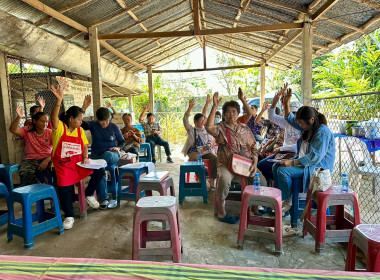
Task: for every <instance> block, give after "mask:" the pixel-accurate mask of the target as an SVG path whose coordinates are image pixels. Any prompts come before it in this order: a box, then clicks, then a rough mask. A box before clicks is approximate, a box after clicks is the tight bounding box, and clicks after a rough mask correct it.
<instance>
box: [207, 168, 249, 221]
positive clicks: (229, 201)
mask: <svg viewBox="0 0 380 280" xmlns="http://www.w3.org/2000/svg"><path fill="white" fill-rule="evenodd" d="M236 177H239V176H236ZM232 182H235V183H239V184H240V186H241V190H234V189H230V192H229V194H228V196H227V198H226V208H227V207H229V206H231V207H234V206H235V207H238V208H239V209H240V207H241V197H242V195H241V194H242V193H243V192H244V188H245V186H246V185H247V179H246V178H245V177H239V180H238V181H235V180H233V181H232ZM218 185H219V175H218V176H217V177H216V184H215V193H214V216H215V217H217V216H218V207H219V198H218ZM236 196H239V197H238V200H237V198H236Z"/></svg>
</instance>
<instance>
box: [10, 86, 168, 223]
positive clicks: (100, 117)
mask: <svg viewBox="0 0 380 280" xmlns="http://www.w3.org/2000/svg"><path fill="white" fill-rule="evenodd" d="M51 91H52V93H53V94H54V95H55V97H56V98H57V101H56V104H55V105H54V107H53V109H52V111H51V115H50V121H49V117H48V115H47V114H46V113H45V112H44V111H43V109H44V106H45V102H44V100H43V98H42V97H39V98H38V100H37V101H38V103H39V105H35V106H33V107H32V108H31V109H30V115H31V119H30V120H27V121H26V122H25V124H24V126H23V127H19V124H20V120H21V119H22V118H23V109H22V108H21V107H20V106H18V105H17V107H16V113H17V118H16V119H15V120H14V121H13V122H12V123H11V126H10V127H9V131H10V132H11V133H13V134H15V135H16V136H18V137H20V138H22V139H24V141H25V158H24V160H23V161H22V163H21V166H20V169H19V174H20V179H21V182H22V183H23V184H25V185H31V184H38V183H40V182H42V183H52V182H54V184H55V185H56V186H57V190H58V195H59V198H60V202H61V208H62V210H63V212H64V215H65V219H64V221H63V227H64V229H71V228H72V226H73V224H74V211H73V193H74V185H75V184H76V183H78V182H80V181H81V180H83V179H85V178H87V177H88V176H91V177H90V180H89V183H88V186H87V188H86V190H85V195H86V200H87V203H88V204H89V205H90V207H92V208H96V209H97V208H100V209H107V208H108V209H112V208H116V206H117V202H116V197H113V198H112V199H110V197H109V194H108V191H107V177H106V171H105V168H100V169H93V170H92V169H86V168H83V167H80V166H79V165H77V163H82V164H86V163H88V162H89V159H88V158H89V153H88V145H89V141H88V139H87V137H86V134H85V132H84V131H85V130H89V131H90V132H91V136H92V144H91V155H90V158H91V159H103V160H105V161H106V162H107V165H108V166H110V165H115V164H118V163H119V161H120V151H121V150H123V151H124V152H126V153H128V152H129V153H133V154H136V156H137V157H138V154H139V151H140V149H139V146H140V144H141V143H142V142H143V138H142V135H141V132H140V131H139V130H138V129H137V128H135V127H133V126H132V116H131V114H129V113H126V114H124V115H123V121H124V124H125V126H124V127H123V128H122V129H120V128H119V127H118V126H117V125H116V124H114V123H112V122H111V118H112V115H111V112H110V111H109V109H108V108H106V107H101V108H99V109H98V110H97V111H96V113H95V116H96V120H93V121H84V120H83V115H84V113H85V111H86V109H87V108H88V107H89V106H90V105H91V96H90V95H87V96H86V97H85V99H84V102H83V106H82V108H80V107H78V106H71V107H70V108H68V109H67V110H66V111H65V112H63V113H62V114H61V115H60V116H59V111H60V109H61V106H62V100H63V92H62V90H61V88H60V86H57V87H51ZM107 106H108V107H112V106H110V104H107ZM148 108H149V107H147V108H146V110H148ZM113 110H114V109H113ZM114 112H115V111H114ZM145 112H146V111H144V112H143V114H142V115H141V116H140V123H141V124H142V125H143V127H144V129H145V131H144V132H145V135H146V136H147V139H146V141H147V142H148V143H151V146H152V155H154V145H155V144H158V145H163V146H164V147H165V151H166V154H167V157H168V159H167V160H168V162H173V160H172V159H171V158H170V149H169V144H168V143H167V142H166V141H164V140H163V139H161V137H159V136H158V134H161V133H162V132H161V128H160V126H159V125H158V123H156V122H155V121H154V115H152V114H151V113H150V114H148V121H147V122H144V119H143V118H144V114H145ZM153 161H154V162H155V159H154V156H153ZM46 178H52V180H51V181H52V182H48V181H47V179H46ZM95 191H96V192H97V197H98V199H99V201H100V203H99V202H98V200H97V199H96V198H95V196H94V192H95Z"/></svg>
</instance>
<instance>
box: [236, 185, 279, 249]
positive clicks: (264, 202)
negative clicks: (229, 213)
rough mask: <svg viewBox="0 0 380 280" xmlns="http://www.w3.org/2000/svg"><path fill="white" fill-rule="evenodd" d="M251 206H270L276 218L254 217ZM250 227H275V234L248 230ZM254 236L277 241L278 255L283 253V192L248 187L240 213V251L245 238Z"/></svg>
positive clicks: (267, 188)
mask: <svg viewBox="0 0 380 280" xmlns="http://www.w3.org/2000/svg"><path fill="white" fill-rule="evenodd" d="M251 206H268V207H270V208H272V209H274V210H275V211H274V212H275V218H274V219H272V218H264V217H258V216H252V215H251V214H250V209H251ZM248 225H255V226H263V227H268V226H269V227H274V233H271V232H266V231H261V230H255V229H248ZM248 235H249V236H253V237H257V238H265V239H270V240H274V241H275V244H276V245H275V252H276V254H281V253H282V198H281V190H279V189H276V188H269V187H261V189H260V190H254V189H253V186H246V187H245V190H244V193H243V198H242V203H241V212H240V224H239V234H238V249H239V250H243V245H244V237H245V236H248Z"/></svg>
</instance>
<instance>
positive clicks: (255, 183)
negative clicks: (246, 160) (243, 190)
mask: <svg viewBox="0 0 380 280" xmlns="http://www.w3.org/2000/svg"><path fill="white" fill-rule="evenodd" d="M260 186H261V184H260V174H259V173H256V174H255V178H253V189H254V190H259V189H260Z"/></svg>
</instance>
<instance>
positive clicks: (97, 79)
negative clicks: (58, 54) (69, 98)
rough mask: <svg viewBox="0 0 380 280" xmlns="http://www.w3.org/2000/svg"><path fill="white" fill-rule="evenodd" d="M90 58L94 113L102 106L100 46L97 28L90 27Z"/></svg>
mask: <svg viewBox="0 0 380 280" xmlns="http://www.w3.org/2000/svg"><path fill="white" fill-rule="evenodd" d="M89 31H90V33H89V34H90V38H89V39H90V60H91V82H92V99H93V104H94V113H95V112H96V110H98V109H99V108H100V107H102V106H103V94H102V69H101V64H100V63H101V62H100V46H99V40H98V28H97V27H90V29H89Z"/></svg>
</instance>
